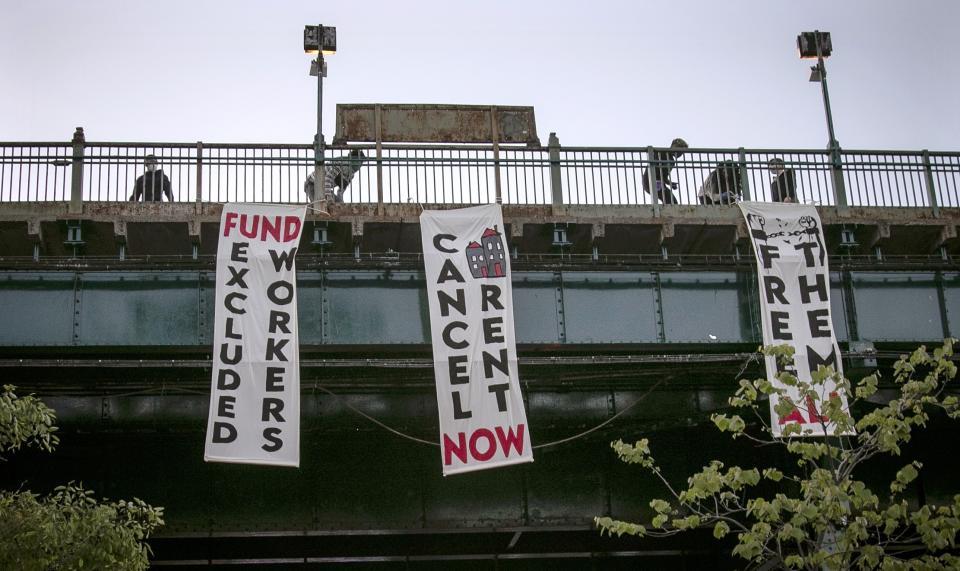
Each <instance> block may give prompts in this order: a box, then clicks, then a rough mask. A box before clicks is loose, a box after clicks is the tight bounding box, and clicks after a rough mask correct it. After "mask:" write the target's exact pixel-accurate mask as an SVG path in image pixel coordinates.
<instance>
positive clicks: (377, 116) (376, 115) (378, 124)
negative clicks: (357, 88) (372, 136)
mask: <svg viewBox="0 0 960 571" xmlns="http://www.w3.org/2000/svg"><path fill="white" fill-rule="evenodd" d="M382 113H383V110H382V109H381V107H380V105H379V104H378V105H376V106H375V107H374V108H373V123H374V125H373V128H374V129H375V130H376V136H377V212H382V211H383V135H382V134H381V129H382V128H383V123H382V121H383V115H382Z"/></svg>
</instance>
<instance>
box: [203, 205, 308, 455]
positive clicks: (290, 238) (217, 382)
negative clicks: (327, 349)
mask: <svg viewBox="0 0 960 571" xmlns="http://www.w3.org/2000/svg"><path fill="white" fill-rule="evenodd" d="M305 213H306V208H305V207H302V206H301V207H291V206H278V205H270V204H263V205H260V204H225V205H224V206H223V215H222V217H221V218H220V243H219V247H218V249H217V290H216V310H215V317H214V344H213V378H212V380H211V389H210V413H209V417H208V420H207V439H206V447H205V449H204V454H203V459H204V460H205V461H207V462H233V463H241V464H272V465H278V466H299V465H300V343H299V338H298V333H297V331H298V329H297V289H296V283H297V268H296V264H295V263H294V262H295V257H296V254H297V245H298V244H299V243H300V233H301V231H302V229H303V217H304V214H305Z"/></svg>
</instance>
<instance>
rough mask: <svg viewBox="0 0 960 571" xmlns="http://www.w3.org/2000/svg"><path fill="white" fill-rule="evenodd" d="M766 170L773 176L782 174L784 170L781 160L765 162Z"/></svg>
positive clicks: (773, 159) (775, 159) (774, 159)
mask: <svg viewBox="0 0 960 571" xmlns="http://www.w3.org/2000/svg"><path fill="white" fill-rule="evenodd" d="M767 170H769V171H770V173H771V174H773V175H778V174H780V173H782V172H783V171H784V170H785V168H784V165H783V159H779V158H776V157H774V158H772V159H770V160H769V161H767Z"/></svg>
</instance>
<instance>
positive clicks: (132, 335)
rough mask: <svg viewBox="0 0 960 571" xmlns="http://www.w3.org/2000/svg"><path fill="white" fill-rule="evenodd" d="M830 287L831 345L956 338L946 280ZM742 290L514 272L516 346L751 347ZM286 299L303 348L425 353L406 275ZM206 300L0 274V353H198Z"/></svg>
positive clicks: (712, 277)
mask: <svg viewBox="0 0 960 571" xmlns="http://www.w3.org/2000/svg"><path fill="white" fill-rule="evenodd" d="M831 282H832V287H831V302H832V306H833V316H834V325H835V328H836V333H837V337H838V339H839V340H840V341H841V342H843V341H847V340H865V341H881V342H882V341H904V342H908V341H909V342H920V341H931V340H936V339H940V338H942V337H943V333H944V331H954V330H956V329H957V326H956V325H953V324H952V323H950V320H951V317H952V316H954V315H956V314H957V312H958V311H960V273H958V272H947V271H932V270H931V271H845V272H843V273H842V274H841V273H840V272H836V273H834V274H833V276H832V280H831ZM755 290H756V282H755V276H754V274H752V273H751V272H750V271H743V270H740V271H734V270H728V271H685V270H677V271H661V270H656V271H528V272H515V273H514V312H515V316H516V329H517V340H518V342H519V343H521V344H529V345H549V346H556V345H567V346H578V345H586V346H589V345H606V344H615V345H636V344H659V345H665V346H671V345H684V344H690V343H750V344H753V343H757V342H759V327H758V326H757V323H756V316H757V299H756V291H755ZM298 292H299V299H300V303H299V312H300V341H301V344H302V345H303V346H304V347H306V348H308V349H309V348H310V347H317V348H320V347H330V348H336V347H346V346H374V345H375V346H391V345H394V346H404V345H406V346H410V345H416V346H424V345H427V344H428V343H429V319H428V317H427V304H426V293H425V284H424V279H423V275H422V273H421V272H419V271H416V270H389V269H384V270H311V271H301V272H299V273H298ZM214 293H215V292H214V280H213V274H212V272H210V271H207V270H197V271H185V270H176V271H174V270H155V271H121V270H115V271H76V270H65V271H17V270H7V271H2V272H0V308H2V314H3V320H2V322H0V348H2V347H8V348H13V347H80V348H96V347H102V348H107V347H141V348H163V347H204V346H208V345H209V344H210V343H211V342H212V337H213V336H212V328H213V313H214V311H215V307H214V305H215V302H214ZM881 309H882V311H881ZM851 326H855V327H856V333H855V335H854V336H851V334H850V327H851Z"/></svg>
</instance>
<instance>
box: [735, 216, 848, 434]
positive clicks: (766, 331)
mask: <svg viewBox="0 0 960 571" xmlns="http://www.w3.org/2000/svg"><path fill="white" fill-rule="evenodd" d="M740 209H741V211H742V212H743V216H744V218H746V222H747V228H748V230H749V232H750V239H751V241H752V242H753V250H754V252H755V253H756V257H757V277H758V281H759V285H760V309H761V323H762V324H763V344H764V345H784V344H786V345H791V346H793V347H794V349H795V351H796V352H795V354H794V368H792V369H788V370H789V371H790V372H792V373H793V374H794V375H795V376H796V377H797V378H798V379H799V380H801V381H806V382H810V381H811V373H812V372H813V371H816V370H817V368H818V367H819V366H820V365H823V366H825V367H826V366H832V367H833V368H834V370H836V371H837V372H838V373H840V374H843V368H842V363H841V359H840V348H839V347H838V346H837V338H836V336H835V335H834V329H833V320H832V319H831V317H830V268H829V267H828V266H827V250H826V248H825V240H824V236H823V225H822V224H821V223H820V216H819V215H818V214H817V210H816V208H814V207H813V206H807V205H803V204H781V203H774V204H770V203H761V202H741V203H740ZM779 367H780V366H779V364H778V363H777V360H776V358H774V357H767V358H766V368H767V378H768V379H770V380H771V381H772V382H774V383H776V386H778V387H779V388H782V389H787V394H786V397H785V398H789V399H790V400H791V402H792V403H794V405H795V406H794V407H793V410H792V411H791V412H790V413H789V414H786V415H784V416H780V415H778V414H777V412H776V406H777V404H778V403H779V402H780V400H781V398H780V397H778V396H776V395H771V398H770V425H771V427H772V429H773V433H774V436H781V434H782V432H783V427H784V426H785V425H786V424H788V423H799V424H800V425H801V431H802V432H801V433H802V434H803V435H809V436H823V435H834V434H836V429H835V427H834V426H833V425H832V424H831V423H830V419H829V418H826V417H825V416H823V415H821V414H820V412H819V410H818V406H817V402H816V401H815V400H814V399H812V398H801V396H800V395H799V393H798V392H797V391H796V389H795V388H791V387H786V386H783V385H782V384H779V383H778V382H777V381H776V378H775V376H776V374H777V372H779ZM818 393H819V394H818V397H819V399H820V401H821V402H823V401H827V400H829V399H830V397H831V396H834V395H836V396H839V397H840V398H841V399H842V402H843V407H844V408H846V407H847V400H846V395H844V394H839V395H838V394H837V387H836V385H835V383H833V381H830V380H828V381H827V383H826V384H824V385H822V386H821V387H819V390H818Z"/></svg>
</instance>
